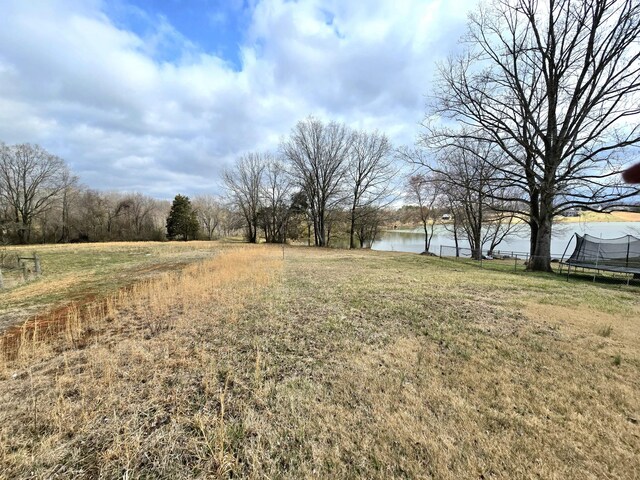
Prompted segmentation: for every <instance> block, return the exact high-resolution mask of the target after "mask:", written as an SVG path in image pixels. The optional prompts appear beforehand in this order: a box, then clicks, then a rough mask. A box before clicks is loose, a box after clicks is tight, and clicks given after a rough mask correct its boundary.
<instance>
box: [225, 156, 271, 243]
mask: <svg viewBox="0 0 640 480" xmlns="http://www.w3.org/2000/svg"><path fill="white" fill-rule="evenodd" d="M268 159H269V155H268V154H260V153H247V154H246V155H243V156H242V157H240V158H239V159H238V161H237V162H236V164H235V166H234V168H233V169H232V170H227V171H226V172H225V173H224V183H225V185H226V187H227V191H228V192H229V196H230V199H231V202H232V203H233V205H234V206H235V207H236V208H237V209H238V210H239V211H241V212H242V216H243V217H244V219H245V222H246V228H247V239H248V240H249V242H251V243H257V242H258V212H259V210H260V187H261V184H262V178H263V175H264V169H265V165H266V164H267V161H268Z"/></svg>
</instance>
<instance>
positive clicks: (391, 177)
mask: <svg viewBox="0 0 640 480" xmlns="http://www.w3.org/2000/svg"><path fill="white" fill-rule="evenodd" d="M224 181H225V185H226V187H227V190H228V193H229V199H230V202H231V205H232V206H233V207H234V208H235V209H237V210H238V211H239V212H241V214H242V218H243V220H244V228H245V231H246V237H247V239H248V240H249V241H250V242H257V241H258V240H259V237H260V236H261V235H262V236H264V238H265V240H266V241H267V242H273V243H281V242H285V241H286V240H287V239H294V240H295V239H297V238H300V237H302V236H304V235H306V237H307V241H308V243H309V244H313V245H316V246H328V245H329V244H330V242H331V240H332V238H333V237H336V236H337V237H344V238H345V239H346V241H347V242H348V245H349V246H350V247H351V248H354V247H356V246H360V247H363V246H366V245H368V244H370V243H371V242H372V241H373V240H374V239H375V237H376V235H377V233H378V228H379V226H380V225H381V224H382V223H383V221H384V215H383V213H384V212H385V209H386V208H387V207H388V206H389V205H390V204H391V203H392V202H393V201H394V200H395V199H396V198H397V196H398V193H399V192H398V189H397V187H398V185H399V184H398V183H397V181H398V169H397V167H396V166H395V155H394V150H393V148H392V145H391V143H390V142H389V139H388V138H387V137H386V135H384V134H383V133H380V132H377V131H374V132H366V131H357V130H352V129H350V128H349V127H347V126H346V125H344V124H342V123H339V122H323V121H321V120H318V119H316V118H313V117H309V118H307V119H305V120H302V121H300V122H298V123H297V124H296V126H295V127H294V128H293V130H292V131H291V134H290V135H289V136H288V137H287V138H286V139H284V140H283V141H282V142H281V144H280V146H279V149H278V151H277V152H265V153H261V152H252V153H248V154H246V155H244V156H242V157H241V158H239V159H238V161H237V162H236V164H235V165H234V167H233V168H232V169H230V170H228V171H227V172H225V175H224Z"/></svg>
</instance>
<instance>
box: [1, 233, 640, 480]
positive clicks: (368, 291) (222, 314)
mask: <svg viewBox="0 0 640 480" xmlns="http://www.w3.org/2000/svg"><path fill="white" fill-rule="evenodd" d="M170 245H172V244H170ZM188 245H191V244H188ZM193 245H195V244H193ZM211 247H212V248H216V249H217V250H216V251H217V254H216V255H215V256H213V257H212V258H208V259H203V260H202V261H200V262H198V263H194V264H192V265H188V266H186V267H184V268H182V269H181V270H180V271H174V272H171V271H165V272H162V273H159V274H157V275H156V276H154V277H150V278H146V279H143V280H142V281H140V282H138V283H137V284H136V286H135V287H132V288H128V289H126V290H125V291H124V292H121V293H120V294H119V295H115V296H112V297H110V298H111V300H110V301H109V302H108V303H107V305H106V306H104V305H102V306H100V308H97V309H96V310H95V311H92V312H91V314H90V315H86V316H84V317H83V316H82V315H79V314H77V312H76V313H74V312H70V314H69V317H68V325H67V327H66V328H65V329H64V330H62V331H60V332H59V334H58V335H57V336H55V337H52V338H46V337H45V336H38V335H32V336H30V337H25V338H24V342H23V343H22V344H21V345H20V351H19V352H18V353H19V354H18V355H17V356H16V357H15V359H13V360H9V361H7V360H5V362H4V364H3V365H2V368H1V369H0V396H1V397H0V425H2V427H1V430H0V476H3V477H5V478H51V477H58V478H67V477H86V478H97V477H104V478H114V477H123V478H155V477H161V478H193V477H196V478H211V477H213V478H216V477H221V478H228V477H236V478H237V477H246V478H380V479H382V478H384V479H387V478H444V479H459V478H485V479H488V478H576V479H589V478H593V479H596V478H598V479H600V478H629V479H632V478H638V477H640V458H639V456H638V452H639V451H640V321H639V319H640V297H639V295H638V293H639V290H638V288H637V287H636V288H634V287H627V286H625V285H622V284H597V283H596V284H593V283H590V282H581V281H576V282H571V283H567V282H566V281H565V280H564V279H563V278H560V277H554V276H550V275H530V274H525V273H509V272H499V271H488V270H482V269H479V268H476V267H474V266H472V265H467V264H464V263H461V262H457V263H456V262H454V261H447V260H440V259H437V258H431V257H422V256H418V255H411V254H394V253H383V252H371V251H356V252H349V251H343V250H327V249H312V248H293V247H288V248H286V251H285V255H284V259H283V253H282V249H281V248H277V247H273V248H271V247H269V246H265V245H261V246H239V245H217V246H215V247H214V246H211ZM158 248H162V247H158ZM168 248H173V247H171V246H168ZM107 250H108V248H107ZM176 253H178V252H176ZM105 255H106V253H105ZM167 256H170V254H167ZM45 280H46V279H42V280H41V281H42V283H43V284H45V283H46V281H45ZM80 340H82V341H80Z"/></svg>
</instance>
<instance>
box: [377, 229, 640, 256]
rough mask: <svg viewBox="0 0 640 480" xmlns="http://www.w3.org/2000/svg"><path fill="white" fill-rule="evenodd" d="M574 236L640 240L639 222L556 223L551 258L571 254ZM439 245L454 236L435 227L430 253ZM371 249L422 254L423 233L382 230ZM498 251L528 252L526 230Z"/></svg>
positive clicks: (527, 234) (417, 230)
mask: <svg viewBox="0 0 640 480" xmlns="http://www.w3.org/2000/svg"><path fill="white" fill-rule="evenodd" d="M575 233H578V234H580V235H584V234H585V233H588V234H589V235H593V236H594V237H600V236H601V237H602V238H616V237H622V236H624V235H635V236H637V237H640V222H576V223H560V222H558V223H556V224H554V226H553V236H552V239H551V253H552V255H553V256H557V257H560V256H561V255H562V253H563V252H564V250H565V248H567V245H568V244H569V248H568V249H567V254H570V253H571V252H572V251H573V246H574V244H575V238H574V234H575ZM440 245H447V246H453V245H454V242H453V235H452V234H451V232H448V231H447V230H446V229H445V228H444V227H442V226H437V227H436V229H435V233H434V235H433V239H432V240H431V248H430V250H431V252H433V253H435V254H438V253H439V252H440ZM460 246H461V247H467V248H468V247H469V244H468V243H467V242H466V241H461V242H460ZM371 248H372V249H373V250H386V251H395V252H411V253H421V252H423V251H424V231H423V230H422V228H418V229H415V230H389V231H384V232H382V233H381V234H380V236H379V238H378V240H376V241H375V242H374V243H373V245H372V247H371ZM497 250H501V251H513V252H521V253H528V252H529V228H528V227H525V228H523V229H522V231H521V232H519V233H517V234H513V235H511V236H509V237H507V238H505V240H504V241H503V242H502V243H501V244H500V245H499V246H498V247H497Z"/></svg>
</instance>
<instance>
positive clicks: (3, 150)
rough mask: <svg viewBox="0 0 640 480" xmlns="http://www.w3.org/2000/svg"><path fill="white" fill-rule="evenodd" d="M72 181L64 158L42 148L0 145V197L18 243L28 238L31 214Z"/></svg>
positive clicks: (54, 198) (26, 240)
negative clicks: (15, 230) (13, 226)
mask: <svg viewBox="0 0 640 480" xmlns="http://www.w3.org/2000/svg"><path fill="white" fill-rule="evenodd" d="M74 182H75V177H74V176H73V175H71V172H70V171H69V169H68V168H67V165H66V163H65V162H64V160H62V159H61V158H59V157H56V156H55V155H52V154H50V153H48V152H47V151H46V150H44V149H43V148H42V147H40V146H38V145H31V144H28V143H25V144H21V145H12V146H8V145H5V144H0V199H2V200H3V201H4V202H6V203H7V205H8V206H9V209H10V211H11V215H12V217H13V218H12V220H13V221H14V222H15V226H16V229H17V237H18V241H19V242H20V243H27V242H28V241H29V239H30V236H31V224H32V221H33V219H34V217H36V216H37V215H38V214H40V213H41V212H43V211H44V210H46V209H48V208H49V207H51V205H52V204H53V203H54V202H55V201H56V200H57V199H58V198H59V197H60V195H61V193H62V192H63V191H65V189H67V188H68V187H69V186H70V185H72V184H73V183H74Z"/></svg>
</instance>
